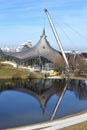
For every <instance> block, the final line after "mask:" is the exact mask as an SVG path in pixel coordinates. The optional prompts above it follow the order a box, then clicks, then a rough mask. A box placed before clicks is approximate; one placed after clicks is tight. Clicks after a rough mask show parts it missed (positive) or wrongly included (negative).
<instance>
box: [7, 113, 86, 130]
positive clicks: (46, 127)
mask: <svg viewBox="0 0 87 130" xmlns="http://www.w3.org/2000/svg"><path fill="white" fill-rule="evenodd" d="M84 121H87V113H85V114H81V115H78V116H74V117H69V118H66V119H61V120H54V121H48V122H45V123H39V124H35V125H30V126H25V127H24V126H23V127H19V128H13V129H7V130H59V129H62V128H64V127H68V126H71V125H75V124H78V123H81V122H84Z"/></svg>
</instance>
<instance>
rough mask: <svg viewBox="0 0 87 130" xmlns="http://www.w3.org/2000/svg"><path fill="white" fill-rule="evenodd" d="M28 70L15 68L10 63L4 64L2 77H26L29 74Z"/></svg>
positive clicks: (0, 75) (0, 69)
mask: <svg viewBox="0 0 87 130" xmlns="http://www.w3.org/2000/svg"><path fill="white" fill-rule="evenodd" d="M28 73H29V72H28V70H26V69H20V68H18V69H17V68H13V67H12V66H10V65H3V66H1V67H0V79H12V78H19V79H21V78H22V79H25V78H26V77H27V75H28Z"/></svg>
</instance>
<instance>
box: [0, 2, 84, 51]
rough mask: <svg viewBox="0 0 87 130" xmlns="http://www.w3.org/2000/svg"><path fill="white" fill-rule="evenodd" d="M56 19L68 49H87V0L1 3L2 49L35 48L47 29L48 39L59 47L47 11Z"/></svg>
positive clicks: (0, 27) (64, 45)
mask: <svg viewBox="0 0 87 130" xmlns="http://www.w3.org/2000/svg"><path fill="white" fill-rule="evenodd" d="M45 8H47V9H48V10H49V13H50V15H51V17H52V20H53V22H54V25H55V27H56V30H57V32H58V34H59V37H60V40H61V43H62V45H63V47H64V49H65V50H87V0H0V47H6V46H8V47H17V46H20V44H22V43H23V42H26V41H27V40H32V44H33V45H35V44H36V43H37V42H38V41H39V39H40V36H41V34H42V31H43V28H44V26H45V30H46V35H47V40H48V41H49V42H50V44H51V46H53V47H54V48H56V49H59V48H58V45H57V43H56V41H55V38H54V35H53V32H52V30H51V27H50V25H49V22H48V19H47V16H46V14H45V12H44V9H45Z"/></svg>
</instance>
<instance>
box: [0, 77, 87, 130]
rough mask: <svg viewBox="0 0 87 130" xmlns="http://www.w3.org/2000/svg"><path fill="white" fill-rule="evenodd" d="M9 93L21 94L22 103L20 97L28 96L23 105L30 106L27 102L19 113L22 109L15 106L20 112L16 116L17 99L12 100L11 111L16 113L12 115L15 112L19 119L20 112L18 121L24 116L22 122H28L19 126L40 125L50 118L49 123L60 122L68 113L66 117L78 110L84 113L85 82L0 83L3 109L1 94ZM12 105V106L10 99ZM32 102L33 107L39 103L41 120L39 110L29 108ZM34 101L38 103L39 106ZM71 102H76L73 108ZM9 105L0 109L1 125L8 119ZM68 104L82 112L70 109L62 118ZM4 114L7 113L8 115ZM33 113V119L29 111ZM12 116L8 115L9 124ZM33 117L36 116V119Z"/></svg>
mask: <svg viewBox="0 0 87 130" xmlns="http://www.w3.org/2000/svg"><path fill="white" fill-rule="evenodd" d="M8 90H9V91H10V93H11V92H13V91H14V92H16V91H17V92H21V99H20V102H22V101H21V100H23V98H25V97H24V95H23V98H22V93H23V94H25V95H28V96H27V97H26V98H25V100H24V101H26V100H27V99H28V102H29V100H31V102H29V103H30V104H28V102H26V103H25V106H24V104H23V106H24V107H25V109H24V110H22V107H23V106H21V107H19V106H20V105H19V104H17V105H19V106H18V107H19V111H18V110H16V112H15V108H16V106H15V104H16V100H17V99H18V98H20V97H14V98H15V102H14V103H13V104H14V107H13V109H14V110H13V111H12V112H15V113H17V112H18V113H17V115H18V114H19V112H21V111H22V112H21V113H22V115H20V114H19V117H20V119H22V118H21V116H23V118H24V117H25V120H27V121H25V122H26V123H22V121H20V122H21V123H20V125H24V124H29V123H36V122H39V121H43V120H49V117H51V118H50V119H51V120H52V119H54V117H55V118H59V117H62V116H64V115H67V113H68V112H69V114H72V113H74V112H79V111H80V110H84V109H87V82H86V81H81V80H70V81H67V80H66V79H64V80H47V79H41V80H40V79H37V80H32V79H31V80H27V81H6V82H5V81H0V104H2V105H3V97H4V96H3V97H2V95H4V92H8ZM18 94H19V93H17V96H18ZM19 95H20V94H19ZM30 95H31V97H34V99H36V100H34V99H32V98H31V97H30ZM6 96H8V95H5V98H7V97H6ZM62 98H63V100H62ZM72 98H73V99H72ZM75 100H76V101H75ZM79 100H80V102H81V104H80V103H79V104H78V101H79ZM11 101H12V102H13V99H12V100H11ZM34 101H35V105H36V104H38V103H39V105H40V108H41V110H42V112H43V116H42V115H41V113H40V109H39V108H38V107H35V108H32V106H30V105H32V104H33V102H34ZM36 101H38V103H37V102H36ZM74 101H75V105H74ZM83 101H86V102H85V103H82V102H83ZM8 102H9V101H8ZM12 102H11V103H12ZM71 102H72V104H71ZM6 103H7V102H6ZM11 103H10V102H9V103H7V105H5V108H4V105H3V107H2V105H1V106H0V122H1V121H3V120H4V118H5V120H6V119H7V118H8V116H9V114H8V113H11V109H10V106H11ZM62 103H63V104H64V103H65V104H64V106H63V104H62ZM68 104H70V105H71V107H72V106H75V107H77V105H76V104H78V107H79V108H80V106H81V109H79V108H76V111H75V110H74V107H72V109H73V110H72V112H71V111H70V110H69V109H68V112H66V114H64V113H63V108H64V109H65V111H66V109H67V105H68ZM84 104H85V105H84ZM49 105H51V106H49ZM84 106H85V107H84ZM6 107H7V108H6ZM62 107H63V108H62ZM82 107H83V108H82ZM3 108H4V110H3ZM8 108H9V109H10V110H9V109H8ZM17 109H18V108H17ZM29 109H30V110H29ZM36 109H37V110H36ZM60 109H61V111H62V112H61V113H62V114H60V116H59V113H60ZM5 110H7V113H6V111H5ZM33 110H34V112H33V113H35V112H36V114H35V117H32V113H31V111H33ZM57 110H59V111H58V113H57ZM8 111H9V112H8ZM29 111H30V112H29ZM26 112H27V114H26ZM2 113H4V114H2ZM5 113H6V114H7V117H6V115H5ZM23 113H24V115H23ZM38 113H40V114H38ZM11 114H12V115H11V117H12V118H11V120H10V119H9V120H10V121H12V119H13V116H14V115H13V113H11ZM29 114H31V118H33V119H32V121H30V120H31V118H30V119H29V117H30V115H29ZM25 115H26V116H27V117H26V116H25ZM36 115H38V117H37V116H36ZM39 116H41V117H39ZM19 117H18V118H19ZM26 118H27V119H26ZM36 118H38V119H36ZM39 118H40V119H39ZM42 118H43V119H42ZM2 119H3V120H2ZM5 120H4V121H5ZM33 120H34V121H33ZM37 120H38V121H37ZM4 121H3V122H4ZM10 121H8V122H10ZM29 121H30V122H29ZM14 122H16V121H14ZM17 122H18V120H17ZM17 122H16V124H17ZM5 123H7V121H5ZM5 123H3V125H1V124H0V125H1V126H0V128H4V127H5ZM14 124H15V123H14ZM18 125H19V124H18ZM13 126H15V125H13ZM6 127H11V124H9V125H8V124H7V126H6Z"/></svg>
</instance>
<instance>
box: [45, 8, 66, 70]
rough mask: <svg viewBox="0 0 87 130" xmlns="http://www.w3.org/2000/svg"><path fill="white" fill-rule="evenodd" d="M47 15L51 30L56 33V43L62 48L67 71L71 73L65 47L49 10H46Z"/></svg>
mask: <svg viewBox="0 0 87 130" xmlns="http://www.w3.org/2000/svg"><path fill="white" fill-rule="evenodd" d="M45 13H46V14H47V17H48V20H49V23H50V26H51V29H52V31H53V33H54V36H55V38H56V41H57V44H58V46H59V48H60V50H61V52H62V55H63V58H64V60H65V63H66V67H67V71H69V63H68V60H67V58H66V55H65V52H64V49H63V47H62V44H61V41H60V39H59V36H58V33H57V31H56V28H55V26H54V24H53V22H52V19H51V17H50V14H49V12H48V10H47V9H45Z"/></svg>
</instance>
